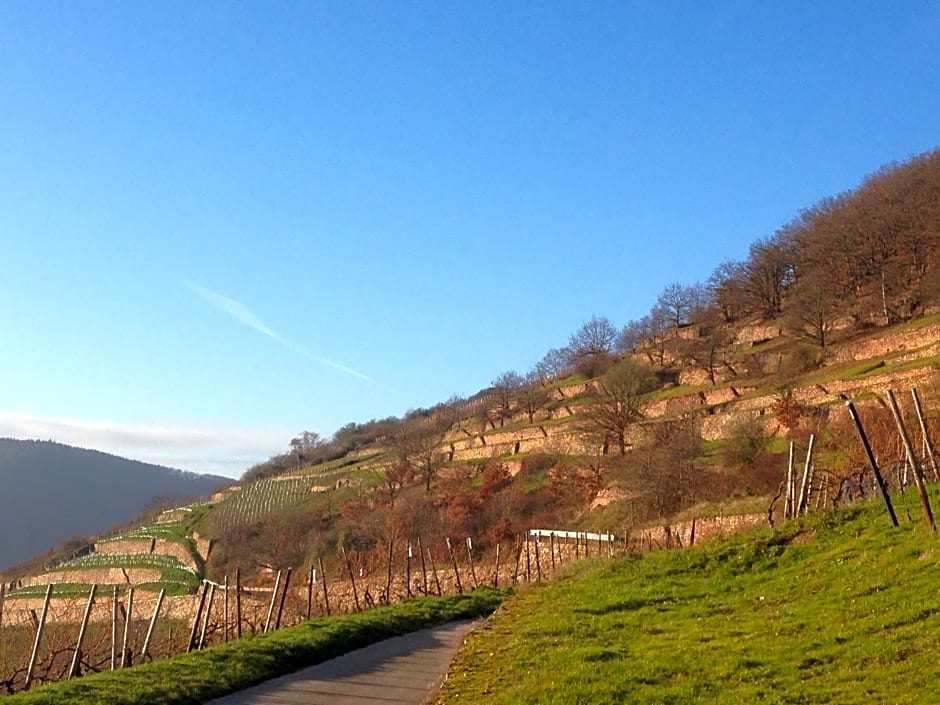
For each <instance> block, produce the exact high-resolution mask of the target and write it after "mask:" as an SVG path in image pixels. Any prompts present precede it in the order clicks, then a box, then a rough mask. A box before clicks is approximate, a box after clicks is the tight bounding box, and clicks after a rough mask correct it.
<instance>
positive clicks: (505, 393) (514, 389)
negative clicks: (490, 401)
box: [491, 370, 525, 426]
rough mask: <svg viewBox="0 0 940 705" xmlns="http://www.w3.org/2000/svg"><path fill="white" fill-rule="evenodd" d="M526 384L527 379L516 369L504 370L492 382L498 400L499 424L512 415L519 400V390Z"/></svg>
mask: <svg viewBox="0 0 940 705" xmlns="http://www.w3.org/2000/svg"><path fill="white" fill-rule="evenodd" d="M524 385H525V379H523V377H522V375H520V374H519V373H518V372H515V371H514V370H510V371H509V372H503V373H502V374H501V375H500V376H499V377H497V378H496V379H494V380H493V381H492V383H491V389H492V391H493V398H494V400H495V402H496V413H497V415H498V416H499V425H500V426H502V425H503V422H504V421H505V420H506V419H508V418H511V417H512V411H513V408H514V407H515V405H516V403H517V402H518V398H519V390H520V389H521V388H522V387H523V386H524Z"/></svg>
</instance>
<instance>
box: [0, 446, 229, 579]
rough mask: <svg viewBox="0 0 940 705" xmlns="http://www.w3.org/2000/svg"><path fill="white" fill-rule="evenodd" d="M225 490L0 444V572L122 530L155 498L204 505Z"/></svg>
mask: <svg viewBox="0 0 940 705" xmlns="http://www.w3.org/2000/svg"><path fill="white" fill-rule="evenodd" d="M229 482H230V480H227V479H226V478H223V477H219V476H215V475H197V474H195V473H188V472H183V471H181V470H174V469H172V468H166V467H161V466H159V465H150V464H147V463H141V462H137V461H134V460H128V459H126V458H119V457H117V456H114V455H108V454H107V453H101V452H98V451H94V450H84V449H81V448H73V447H70V446H66V445H61V444H59V443H53V442H51V441H21V440H14V439H9V438H4V439H0V486H2V487H3V492H2V494H0V536H2V537H3V541H2V542H0V568H6V567H9V566H11V565H13V564H15V563H17V562H19V561H22V560H25V559H27V558H29V557H31V556H35V555H37V554H39V553H42V552H44V551H46V550H48V549H49V548H51V547H53V546H55V545H56V544H58V543H59V542H60V541H62V540H63V539H65V538H67V537H69V536H74V535H82V536H87V535H90V534H95V533H97V532H100V531H103V530H105V529H107V528H108V527H109V526H113V525H114V524H116V523H120V522H126V521H128V520H130V519H131V518H133V517H134V516H136V515H137V514H139V513H140V512H142V511H143V510H144V508H145V506H146V505H147V503H148V502H149V501H150V500H152V499H153V498H154V497H155V496H158V495H165V496H173V497H177V498H188V497H204V496H207V495H209V494H210V493H211V492H212V491H213V490H214V489H216V488H217V487H219V486H220V485H223V484H228V483H229Z"/></svg>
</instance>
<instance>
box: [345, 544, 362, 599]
mask: <svg viewBox="0 0 940 705" xmlns="http://www.w3.org/2000/svg"><path fill="white" fill-rule="evenodd" d="M340 549H342V551H343V560H344V561H345V562H346V572H347V573H349V582H350V584H351V585H352V591H353V601H354V602H355V603H356V612H361V611H362V608H361V607H360V606H359V591H358V590H356V578H355V576H354V575H353V569H352V564H351V563H350V562H349V555H348V554H347V553H346V547H345V546H340Z"/></svg>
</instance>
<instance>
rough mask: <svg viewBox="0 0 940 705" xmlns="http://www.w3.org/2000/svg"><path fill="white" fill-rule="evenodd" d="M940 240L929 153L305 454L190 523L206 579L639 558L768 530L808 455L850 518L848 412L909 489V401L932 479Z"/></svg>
mask: <svg viewBox="0 0 940 705" xmlns="http://www.w3.org/2000/svg"><path fill="white" fill-rule="evenodd" d="M938 222H940V150H934V151H932V152H928V153H925V154H923V155H919V156H917V157H914V158H912V159H910V160H909V161H907V162H905V163H902V164H898V165H891V166H889V167H886V168H884V169H882V170H880V171H879V172H877V173H875V174H873V175H871V176H870V177H868V178H866V179H865V180H864V181H863V182H862V183H861V185H860V186H859V187H858V188H856V189H854V190H852V191H846V192H844V193H842V194H839V196H838V197H835V198H827V199H823V200H822V201H820V202H819V203H817V204H816V205H814V206H811V207H809V208H806V209H804V210H801V211H800V212H799V213H798V214H797V215H796V216H795V217H794V218H793V220H792V221H791V222H789V223H787V224H785V225H783V226H782V227H781V228H780V229H779V230H778V231H777V232H776V233H774V234H773V235H772V236H771V237H769V238H766V239H763V240H758V241H756V242H755V243H754V245H753V247H752V248H751V250H750V252H749V254H748V257H747V258H746V259H745V260H744V261H741V262H727V263H725V264H723V265H722V266H721V267H719V268H718V270H716V271H715V272H714V273H713V275H712V276H711V277H710V278H709V280H708V281H707V282H706V283H704V284H692V285H681V284H678V283H677V284H671V285H668V286H666V287H665V289H664V290H663V292H662V293H661V294H660V296H659V297H658V299H657V302H656V304H655V305H654V307H653V308H652V309H651V310H650V313H649V314H648V315H647V316H644V317H643V318H642V319H640V320H637V321H630V322H628V323H627V324H626V325H624V326H623V328H622V329H617V328H616V327H615V326H614V325H613V324H612V323H611V322H610V321H609V320H607V319H606V318H604V317H598V316H594V317H592V318H591V319H590V320H588V321H585V322H584V324H583V325H582V326H581V327H580V328H579V329H578V330H576V331H575V332H573V333H572V334H571V336H570V337H569V340H568V343H567V344H566V345H564V346H563V347H561V348H558V349H554V350H550V351H548V353H546V355H545V357H544V358H543V359H542V360H541V361H540V362H539V363H538V364H537V365H535V367H534V368H533V369H532V370H530V371H529V372H528V373H526V374H519V373H517V372H515V371H508V372H506V373H504V374H502V375H499V376H498V377H497V378H496V379H494V380H493V382H492V383H491V384H490V386H488V387H487V388H485V389H482V390H480V391H479V392H478V393H477V394H474V395H472V396H470V397H468V398H457V397H454V398H452V399H449V400H447V401H444V402H441V403H440V404H437V405H435V406H433V407H430V408H422V409H414V410H411V411H409V412H408V413H406V414H404V415H403V416H402V417H401V418H398V417H389V418H385V419H372V420H370V421H366V422H354V423H350V424H347V425H346V426H344V427H342V428H340V429H339V430H338V431H336V433H335V434H333V436H332V437H331V438H329V439H325V438H321V437H320V436H319V435H318V434H316V433H310V432H304V433H303V434H301V435H299V436H298V437H297V438H294V439H292V440H291V441H290V443H289V450H287V451H286V452H285V453H283V454H281V455H278V456H275V457H273V458H271V459H270V460H269V461H267V462H264V463H261V464H259V465H257V466H255V467H253V468H250V469H249V470H248V471H246V473H245V475H244V476H243V478H242V481H241V482H240V483H239V484H238V485H237V486H236V487H234V488H232V489H231V491H229V492H228V493H226V494H225V495H223V496H220V497H218V498H216V501H214V502H213V503H211V504H208V505H206V506H203V507H200V509H199V510H198V512H196V513H195V514H194V515H192V516H191V517H190V518H191V520H192V521H191V522H190V523H187V524H186V530H187V531H195V532H197V533H198V535H199V537H200V540H202V541H204V542H211V543H210V544H207V547H206V549H205V550H204V551H202V552H201V557H202V559H204V560H205V565H204V569H205V572H204V573H203V574H202V575H204V576H205V577H209V578H210V579H213V580H221V579H223V578H224V576H226V575H231V574H232V573H233V572H234V571H235V569H237V568H240V569H241V570H242V574H243V575H245V576H251V577H250V579H252V580H257V581H259V582H263V581H265V580H268V579H269V576H270V575H271V573H272V571H276V570H277V569H279V568H283V567H287V566H293V567H295V568H297V567H303V568H309V567H311V566H314V565H316V561H317V560H318V559H320V558H322V559H323V560H324V562H325V564H326V568H327V569H328V570H333V569H337V568H340V567H341V563H340V559H339V558H338V554H339V553H340V552H342V551H343V550H345V551H346V552H347V554H348V555H349V556H352V558H351V559H350V560H354V561H355V562H356V563H357V564H358V565H359V566H361V567H362V568H363V569H364V570H365V569H367V567H369V566H373V567H374V566H375V565H381V563H382V561H383V558H382V556H383V555H384V551H385V549H384V548H383V546H386V545H387V544H388V542H390V541H398V542H404V541H408V542H412V543H416V542H418V541H421V540H423V541H424V542H425V543H426V544H427V545H431V546H435V547H436V549H435V550H441V546H442V545H443V544H444V541H445V539H447V538H449V537H472V538H473V542H474V546H475V550H477V551H479V552H480V554H481V555H486V554H488V553H490V552H495V550H496V549H497V547H498V546H499V545H500V544H503V545H504V546H505V545H506V544H507V543H511V542H513V541H517V540H518V537H519V536H521V535H522V534H524V533H525V532H526V531H527V530H528V529H530V528H533V527H549V528H564V529H580V530H592V531H603V532H612V533H616V534H617V535H619V536H621V537H627V536H631V535H634V534H636V533H637V532H644V531H649V530H650V529H651V528H652V527H661V526H664V525H666V524H670V523H675V522H681V521H684V520H688V519H690V518H692V517H701V518H706V517H709V516H715V515H720V514H727V513H729V512H731V511H734V512H736V513H741V514H750V515H754V514H759V515H764V516H766V514H767V511H768V506H769V505H770V503H771V501H772V498H773V497H774V494H775V493H776V492H777V490H778V488H779V486H780V483H781V481H782V479H783V478H784V476H785V475H786V471H787V466H788V460H789V456H790V448H791V444H792V447H793V449H794V450H793V453H794V455H795V456H797V457H798V458H799V461H798V464H802V463H804V462H805V461H803V459H802V457H803V454H805V453H806V450H807V447H808V445H809V439H810V437H812V438H813V444H814V445H813V447H814V455H813V457H812V458H811V459H810V460H811V462H810V465H811V468H807V469H808V470H811V472H807V479H808V485H809V490H810V493H811V495H812V499H813V502H814V506H815V507H819V508H822V507H831V506H835V505H837V504H839V503H841V502H843V501H845V499H846V497H845V494H846V492H848V491H849V490H850V489H851V488H852V487H856V486H859V485H862V486H864V482H866V481H867V476H866V473H868V472H869V471H868V469H867V461H866V459H865V457H864V455H863V454H862V452H861V450H860V446H859V444H858V440H857V435H856V430H855V428H854V427H853V426H852V424H851V422H850V420H849V418H848V415H847V414H846V412H845V409H844V406H843V404H842V401H841V396H842V395H847V396H849V397H852V398H853V399H856V400H857V401H858V406H859V408H860V410H861V412H862V415H863V417H864V419H865V423H866V425H867V426H868V435H869V436H870V439H871V441H872V444H873V446H874V448H875V453H876V456H877V457H878V458H879V462H881V463H882V464H883V465H884V466H885V467H886V469H887V470H889V471H890V477H889V481H890V482H891V483H893V485H894V486H899V485H901V486H903V485H904V483H905V482H909V477H908V474H907V471H906V470H904V461H905V458H904V452H903V450H902V449H901V448H900V446H899V443H898V436H897V431H896V429H895V427H894V423H893V421H892V419H891V415H890V413H889V412H888V411H887V408H886V406H885V399H884V394H885V392H886V390H888V389H895V390H897V391H898V392H899V393H900V394H901V406H902V409H903V413H904V415H905V417H906V419H907V424H908V428H910V429H912V434H913V435H915V436H916V438H915V442H916V443H917V445H918V448H919V449H920V450H921V451H922V454H923V455H924V459H925V461H927V460H928V458H927V456H928V455H929V453H927V446H928V445H929V443H928V441H929V440H930V438H931V437H932V438H933V439H934V448H936V439H937V437H938V436H940V377H938V366H940V314H938V311H940V285H938V282H940V256H938V254H937V253H938V252H940V231H938V230H937V228H936V223H938ZM885 233H891V234H892V237H890V238H886V237H884V234H885ZM835 265H838V266H837V267H836V266H835ZM830 275H832V276H830ZM836 275H837V276H836ZM814 292H815V293H814ZM914 389H917V390H918V392H919V394H920V398H921V400H922V402H923V411H924V428H926V430H927V434H926V436H925V435H924V434H923V433H922V432H921V430H920V425H919V419H917V418H916V417H915V415H914V412H913V407H912V397H911V395H910V392H911V391H912V390H914ZM810 476H811V477H810ZM729 507H733V509H729ZM776 509H777V511H778V512H779V510H780V507H779V505H778V506H777V507H776ZM194 537H195V535H194ZM58 538H63V536H59V537H58ZM177 538H181V537H177ZM210 546H211V550H210ZM437 558H438V559H440V558H442V556H437Z"/></svg>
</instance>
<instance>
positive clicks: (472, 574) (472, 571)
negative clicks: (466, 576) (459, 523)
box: [467, 536, 480, 590]
mask: <svg viewBox="0 0 940 705" xmlns="http://www.w3.org/2000/svg"><path fill="white" fill-rule="evenodd" d="M467 562H468V563H469V564H470V579H471V580H473V589H474V590H476V589H477V588H478V587H480V584H479V583H478V582H477V571H476V568H475V567H474V566H473V539H471V538H470V537H469V536H468V537H467Z"/></svg>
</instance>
